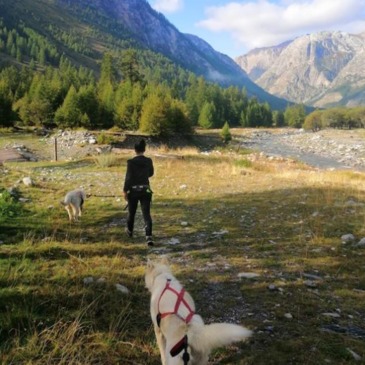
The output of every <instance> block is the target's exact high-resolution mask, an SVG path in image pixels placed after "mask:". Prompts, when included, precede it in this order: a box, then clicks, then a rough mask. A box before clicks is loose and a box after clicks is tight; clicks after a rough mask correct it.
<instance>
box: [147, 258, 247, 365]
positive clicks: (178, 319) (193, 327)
mask: <svg viewBox="0 0 365 365" xmlns="http://www.w3.org/2000/svg"><path fill="white" fill-rule="evenodd" d="M145 281H146V287H147V288H148V290H149V291H150V292H151V308H150V310H151V317H152V322H153V325H154V330H155V334H156V339H157V344H158V347H159V349H160V354H161V360H162V365H182V364H184V365H187V364H188V365H206V364H207V363H208V359H209V354H210V352H211V351H212V350H213V349H214V348H217V347H220V346H224V345H229V344H231V343H232V342H237V341H241V340H245V339H246V338H248V337H249V336H251V334H252V332H251V331H250V330H248V329H247V328H244V327H241V326H238V325H235V324H229V323H213V324H209V325H205V324H204V322H203V319H202V318H201V317H200V316H199V315H198V314H196V313H195V305H194V301H193V299H192V297H191V296H190V294H189V293H188V292H186V291H185V289H184V288H183V287H182V285H181V284H180V283H179V281H178V280H177V279H176V278H175V277H174V276H173V275H172V274H171V272H170V269H169V267H168V266H167V263H166V261H165V262H159V263H154V262H152V261H150V260H149V261H148V263H147V268H146V275H145Z"/></svg>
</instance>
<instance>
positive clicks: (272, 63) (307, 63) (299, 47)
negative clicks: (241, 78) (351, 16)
mask: <svg viewBox="0 0 365 365" xmlns="http://www.w3.org/2000/svg"><path fill="white" fill-rule="evenodd" d="M236 62H237V63H238V64H239V65H240V66H241V67H242V69H243V70H245V71H246V72H247V74H248V75H249V77H250V78H251V79H252V80H253V81H254V82H256V83H257V84H258V85H260V86H261V87H263V88H264V89H265V90H267V91H268V92H270V93H272V94H274V95H277V96H280V97H283V98H286V99H288V100H291V101H295V102H298V103H305V104H308V105H313V106H316V107H328V106H334V105H348V106H354V105H359V104H364V103H365V33H362V34H358V35H354V34H348V33H344V32H320V33H317V34H308V35H305V36H302V37H299V38H296V39H295V40H293V41H288V42H285V43H283V44H280V45H278V46H274V47H267V48H261V49H255V50H253V51H251V52H249V53H247V54H246V55H243V56H240V57H238V58H237V59H236Z"/></svg>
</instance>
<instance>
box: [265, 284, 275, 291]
mask: <svg viewBox="0 0 365 365" xmlns="http://www.w3.org/2000/svg"><path fill="white" fill-rule="evenodd" d="M267 288H268V289H269V290H271V291H274V290H277V287H276V285H275V284H270V285H269V286H268V287H267Z"/></svg>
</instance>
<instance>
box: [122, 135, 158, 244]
mask: <svg viewBox="0 0 365 365" xmlns="http://www.w3.org/2000/svg"><path fill="white" fill-rule="evenodd" d="M134 150H135V152H136V156H135V157H134V158H131V159H130V160H128V161H127V171H126V175H125V181H124V187H123V195H124V199H125V200H126V201H127V202H128V218H127V227H126V229H125V232H126V234H127V235H128V237H133V228H134V218H135V215H136V211H137V207H138V202H140V204H141V210H142V214H143V220H144V224H145V233H146V243H147V244H148V246H153V238H152V218H151V212H150V209H151V200H152V190H151V187H150V182H149V178H150V177H151V176H153V174H154V167H153V162H152V160H151V159H150V158H149V157H145V156H144V153H145V151H146V142H145V140H144V139H141V140H140V141H139V143H136V144H135V145H134Z"/></svg>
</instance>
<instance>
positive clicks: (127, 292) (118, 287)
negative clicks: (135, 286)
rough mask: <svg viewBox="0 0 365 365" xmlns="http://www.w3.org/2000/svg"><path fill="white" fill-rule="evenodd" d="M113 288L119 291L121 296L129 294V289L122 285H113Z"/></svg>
mask: <svg viewBox="0 0 365 365" xmlns="http://www.w3.org/2000/svg"><path fill="white" fill-rule="evenodd" d="M115 287H116V288H117V290H118V291H120V292H121V293H123V294H129V289H128V288H127V287H125V286H124V285H121V284H115Z"/></svg>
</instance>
